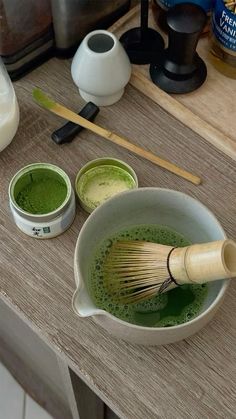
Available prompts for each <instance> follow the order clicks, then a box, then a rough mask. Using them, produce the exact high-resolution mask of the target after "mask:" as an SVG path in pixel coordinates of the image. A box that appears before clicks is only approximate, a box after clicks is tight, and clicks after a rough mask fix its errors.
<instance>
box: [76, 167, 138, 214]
mask: <svg viewBox="0 0 236 419" xmlns="http://www.w3.org/2000/svg"><path fill="white" fill-rule="evenodd" d="M135 186H136V184H135V180H134V178H133V177H132V176H131V175H130V174H129V173H128V172H127V171H126V170H124V169H122V168H120V167H117V166H112V165H101V166H99V167H94V168H92V169H90V170H88V171H87V172H86V173H84V174H83V175H82V176H81V178H80V179H79V181H78V183H77V191H78V193H79V196H80V199H81V200H82V201H83V202H84V203H85V204H86V205H87V206H88V207H89V208H92V209H95V208H96V207H97V206H98V205H100V204H102V203H103V202H104V201H106V200H107V199H109V198H111V197H112V196H114V195H115V194H117V193H119V192H123V191H126V190H127V189H132V188H134V187H135Z"/></svg>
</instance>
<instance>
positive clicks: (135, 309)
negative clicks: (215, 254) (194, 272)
mask: <svg viewBox="0 0 236 419" xmlns="http://www.w3.org/2000/svg"><path fill="white" fill-rule="evenodd" d="M118 240H145V241H150V242H154V243H161V244H165V245H168V246H175V247H183V246H188V245H189V244H190V242H189V241H188V240H187V239H186V238H184V237H183V236H182V235H181V234H179V233H177V232H175V231H174V230H172V229H170V228H168V227H165V226H160V225H139V226H133V227H131V228H129V229H126V230H122V231H120V232H119V233H117V234H116V235H113V236H111V237H108V238H107V239H106V240H104V241H103V242H102V243H101V244H100V246H99V247H98V248H97V250H96V253H95V255H94V258H93V261H92V263H91V268H90V273H89V282H88V286H89V290H90V293H91V296H92V299H93V301H94V303H95V304H96V306H97V307H99V308H101V309H104V310H106V311H108V312H109V313H111V314H113V315H114V316H116V317H118V318H120V319H122V320H125V321H127V322H129V323H134V324H137V325H140V326H149V327H167V326H175V325H178V324H181V323H185V322H187V321H189V320H191V319H193V318H194V317H196V316H197V315H198V313H199V312H200V310H201V308H202V306H203V303H204V301H205V299H206V296H207V292H208V286H207V285H206V284H202V285H182V286H181V287H178V288H175V289H173V290H171V291H169V292H166V293H163V294H160V295H158V294H157V295H156V296H154V297H152V298H150V299H148V300H146V301H143V302H139V303H135V304H120V303H119V304H117V303H116V302H114V301H112V299H111V296H110V295H109V294H108V293H107V291H106V288H105V287H104V284H103V275H104V273H103V266H104V260H105V257H106V255H107V254H108V252H109V248H110V247H111V246H112V243H114V242H116V241H118Z"/></svg>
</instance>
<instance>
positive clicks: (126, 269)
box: [104, 240, 236, 303]
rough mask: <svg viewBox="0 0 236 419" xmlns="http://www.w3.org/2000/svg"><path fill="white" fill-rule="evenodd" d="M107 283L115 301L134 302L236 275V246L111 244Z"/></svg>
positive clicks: (224, 243)
mask: <svg viewBox="0 0 236 419" xmlns="http://www.w3.org/2000/svg"><path fill="white" fill-rule="evenodd" d="M104 271H105V275H104V284H105V286H106V288H107V290H108V292H109V293H110V295H111V296H112V298H113V299H114V300H116V301H119V302H122V303H135V302H138V301H141V300H145V299H147V298H150V297H153V296H155V295H156V294H157V293H162V292H165V291H169V290H170V289H172V288H174V287H176V286H178V285H182V284H202V283H205V282H210V281H215V280H219V279H226V278H231V277H234V276H236V243H235V242H234V241H232V240H221V241H215V242H210V243H202V244H194V245H191V246H186V247H179V248H174V247H171V246H165V245H161V244H156V243H150V242H144V241H120V242H117V243H115V244H113V245H112V247H111V250H110V252H109V255H108V256H107V258H106V261H105V265H104Z"/></svg>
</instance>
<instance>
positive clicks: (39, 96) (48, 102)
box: [33, 89, 201, 185]
mask: <svg viewBox="0 0 236 419" xmlns="http://www.w3.org/2000/svg"><path fill="white" fill-rule="evenodd" d="M33 97H34V99H35V101H36V102H37V103H38V104H39V105H40V106H42V107H43V108H45V109H48V110H49V111H51V112H53V113H55V114H56V115H58V116H61V117H62V118H64V119H66V120H68V121H71V122H74V123H75V124H79V125H81V126H82V127H84V128H87V129H88V130H90V131H92V132H94V133H95V134H98V135H100V136H101V137H103V138H105V139H106V140H108V141H111V142H112V143H115V144H118V145H119V146H121V147H123V148H126V149H127V150H129V151H132V152H133V153H135V154H137V155H138V156H141V157H144V158H145V159H146V160H149V161H151V162H152V163H154V164H156V165H157V166H160V167H163V168H164V169H167V170H169V172H172V173H174V174H176V175H178V176H180V177H182V178H184V179H186V180H188V181H189V182H192V183H194V184H195V185H199V184H200V183H201V178H200V177H198V176H196V175H193V174H192V173H189V172H187V171H186V170H184V169H181V168H180V167H178V166H176V165H175V164H173V163H171V162H169V161H167V160H164V159H162V158H160V157H158V156H156V155H155V154H153V153H151V152H150V151H147V150H144V149H143V148H141V147H138V146H136V145H135V144H132V143H130V142H129V141H128V140H126V139H125V138H122V137H120V136H119V135H117V134H115V133H114V132H112V131H109V130H107V129H105V128H102V127H100V126H99V125H96V124H94V123H93V122H90V121H88V120H87V119H85V118H83V117H82V116H80V115H77V114H76V113H75V112H73V111H71V110H70V109H68V108H66V107H65V106H62V105H60V104H59V103H56V102H54V101H53V100H52V99H50V98H49V97H48V96H46V95H45V94H44V93H43V92H42V91H41V90H40V89H34V90H33Z"/></svg>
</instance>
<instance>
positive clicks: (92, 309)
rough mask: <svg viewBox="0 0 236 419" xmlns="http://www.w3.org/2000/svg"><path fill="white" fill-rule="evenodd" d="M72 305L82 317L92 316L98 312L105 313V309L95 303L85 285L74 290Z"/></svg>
mask: <svg viewBox="0 0 236 419" xmlns="http://www.w3.org/2000/svg"><path fill="white" fill-rule="evenodd" d="M72 307H73V310H74V312H75V313H76V314H77V315H78V316H80V317H90V316H95V315H98V314H104V310H101V309H99V308H97V307H96V306H95V305H94V303H93V301H92V300H91V298H90V296H89V294H88V292H87V290H86V287H85V286H84V285H82V286H81V287H80V288H77V290H76V291H75V292H74V294H73V297H72Z"/></svg>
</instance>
